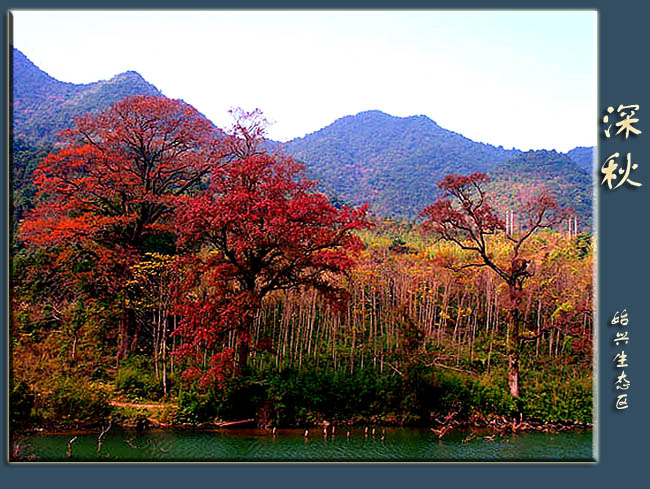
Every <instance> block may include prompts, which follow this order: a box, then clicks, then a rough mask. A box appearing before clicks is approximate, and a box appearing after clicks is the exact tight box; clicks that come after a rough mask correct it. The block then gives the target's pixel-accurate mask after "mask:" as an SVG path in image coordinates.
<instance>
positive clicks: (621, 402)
mask: <svg viewBox="0 0 650 489" xmlns="http://www.w3.org/2000/svg"><path fill="white" fill-rule="evenodd" d="M628 323H629V318H628V315H627V309H623V312H621V313H620V315H619V312H618V311H616V314H614V318H613V319H612V321H611V324H612V325H614V326H616V325H618V326H619V327H621V328H625V327H627V325H628ZM629 341H630V337H629V334H628V331H617V332H616V336H615V337H614V344H615V345H616V346H617V347H621V346H622V345H627V344H628V342H629ZM613 361H614V364H615V367H616V368H617V369H619V372H620V373H619V374H618V375H617V376H616V381H615V382H614V387H615V388H616V391H617V392H619V391H627V390H628V389H629V388H630V384H631V382H630V380H629V379H628V377H627V374H626V373H625V370H623V369H624V368H627V367H629V363H628V361H629V358H628V355H627V354H626V353H625V350H623V349H620V350H619V352H618V353H617V354H616V355H614V359H613ZM627 395H628V393H627V392H623V393H620V394H617V396H616V403H615V406H616V409H619V410H620V409H627V408H628V398H627Z"/></svg>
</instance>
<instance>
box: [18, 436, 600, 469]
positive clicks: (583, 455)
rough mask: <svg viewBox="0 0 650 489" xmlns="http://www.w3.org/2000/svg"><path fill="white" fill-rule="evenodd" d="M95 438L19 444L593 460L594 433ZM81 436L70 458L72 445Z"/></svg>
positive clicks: (267, 454)
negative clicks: (70, 441) (70, 443)
mask: <svg viewBox="0 0 650 489" xmlns="http://www.w3.org/2000/svg"><path fill="white" fill-rule="evenodd" d="M97 435H98V433H79V434H77V433H74V434H71V433H68V434H37V435H33V436H30V437H28V438H26V439H23V440H21V444H22V447H23V448H24V450H26V451H28V452H31V453H33V454H34V455H36V457H38V460H41V461H68V460H69V461H77V462H80V461H89V462H96V461H98V460H101V461H123V462H127V461H128V462H136V461H170V462H171V461H185V462H191V461H197V462H198V461H209V462H215V461H403V462H406V461H417V462H421V461H591V460H592V458H593V452H592V433H591V431H581V432H574V433H558V434H546V433H537V432H535V433H522V434H516V435H506V436H499V435H496V436H491V435H490V434H489V433H471V432H469V431H466V432H461V431H458V432H450V433H448V434H447V435H446V436H445V437H444V438H443V439H442V440H440V439H438V436H437V435H436V434H434V433H432V432H431V431H430V430H424V429H402V428H377V429H376V430H375V431H374V433H373V431H372V429H371V430H369V431H366V430H365V429H364V428H355V429H345V428H340V429H339V430H338V431H335V432H334V433H332V432H331V431H330V432H327V433H323V431H322V430H320V429H312V430H309V431H305V430H283V429H279V430H277V431H276V432H275V433H273V432H272V431H264V430H252V429H228V430H215V431H193V430H151V431H148V432H146V433H142V434H138V433H137V432H135V431H130V430H122V429H113V430H111V432H109V433H108V434H107V435H106V436H105V437H104V439H103V440H102V448H101V456H100V457H99V458H98V456H97ZM73 436H77V437H78V438H77V440H76V441H75V443H74V445H73V448H72V454H71V457H70V458H69V459H68V458H66V450H67V444H68V441H69V440H70V439H71V438H72V437H73Z"/></svg>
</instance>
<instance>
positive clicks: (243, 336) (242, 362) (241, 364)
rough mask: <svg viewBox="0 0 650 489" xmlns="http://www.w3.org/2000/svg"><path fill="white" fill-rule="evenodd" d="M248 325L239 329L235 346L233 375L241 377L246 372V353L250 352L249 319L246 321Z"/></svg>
mask: <svg viewBox="0 0 650 489" xmlns="http://www.w3.org/2000/svg"><path fill="white" fill-rule="evenodd" d="M247 325H248V327H246V328H244V329H242V330H240V331H239V334H238V340H239V345H238V347H237V366H236V367H235V375H236V376H237V377H241V376H242V375H243V374H244V373H246V369H247V367H248V354H249V353H250V326H251V321H249V322H248V323H247Z"/></svg>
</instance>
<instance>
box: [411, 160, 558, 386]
mask: <svg viewBox="0 0 650 489" xmlns="http://www.w3.org/2000/svg"><path fill="white" fill-rule="evenodd" d="M488 181H489V178H488V176H487V175H485V174H483V173H473V174H472V175H470V176H463V175H447V176H446V177H445V178H444V179H443V180H442V181H441V182H440V183H438V186H439V188H440V189H441V190H442V192H443V195H442V196H441V197H440V198H439V199H438V200H437V201H436V202H434V203H433V205H431V206H429V207H427V208H425V209H424V210H423V211H422V215H423V216H424V217H425V222H424V224H423V226H424V229H426V230H428V231H431V232H433V233H435V234H436V235H438V236H439V237H440V238H441V239H443V240H445V241H449V242H452V243H455V244H456V245H457V246H458V247H459V248H460V249H462V250H465V251H467V252H469V253H470V256H471V257H472V258H471V260H472V261H470V262H469V263H463V264H460V265H457V266H453V265H450V268H452V269H454V270H456V271H460V270H462V269H465V268H472V267H488V268H490V269H491V270H492V271H493V272H494V273H495V274H496V275H498V276H499V277H500V278H501V279H502V280H503V281H504V282H505V283H506V284H507V286H508V295H509V304H508V341H507V345H506V349H507V355H508V386H509V389H510V394H511V395H512V396H513V397H519V357H520V348H521V342H522V341H523V340H525V339H530V338H531V335H530V334H523V331H522V326H523V324H522V322H523V311H522V299H523V290H524V284H525V282H526V279H528V278H529V277H531V276H532V274H533V267H532V261H531V259H530V258H527V257H525V256H524V255H525V253H524V243H525V242H526V241H527V240H528V238H530V237H531V236H532V234H533V233H534V232H535V231H536V230H538V229H542V228H550V227H551V226H554V225H556V224H558V223H559V222H561V221H562V220H563V219H564V217H565V212H564V211H563V210H562V209H560V208H559V206H558V205H557V202H556V201H555V199H554V198H553V197H552V196H550V195H549V194H548V193H547V192H546V191H544V190H542V191H539V192H537V193H535V194H532V195H530V196H529V198H528V199H527V200H526V201H525V202H524V203H523V206H522V209H521V215H522V216H523V222H522V226H521V230H520V231H518V232H515V231H514V230H512V229H508V232H506V226H505V222H504V220H503V219H501V218H500V217H499V216H498V215H497V213H496V212H495V210H494V209H493V208H492V206H491V205H490V203H489V201H488V198H487V196H486V194H485V190H484V188H483V186H484V185H485V184H486V183H487V182H488ZM497 233H505V236H506V238H507V240H508V242H509V243H510V249H509V253H508V255H509V259H508V261H507V262H505V263H499V262H497V260H496V259H495V258H494V254H493V253H492V252H491V250H490V239H489V238H490V236H491V235H495V234H497Z"/></svg>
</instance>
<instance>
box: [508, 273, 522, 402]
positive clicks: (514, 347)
mask: <svg viewBox="0 0 650 489" xmlns="http://www.w3.org/2000/svg"><path fill="white" fill-rule="evenodd" d="M521 293H522V290H521V288H519V287H517V286H513V285H510V314H509V316H510V317H509V324H508V328H509V334H508V344H507V347H506V348H507V353H508V387H509V388H510V395H511V396H512V397H519V327H520V323H521Z"/></svg>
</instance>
